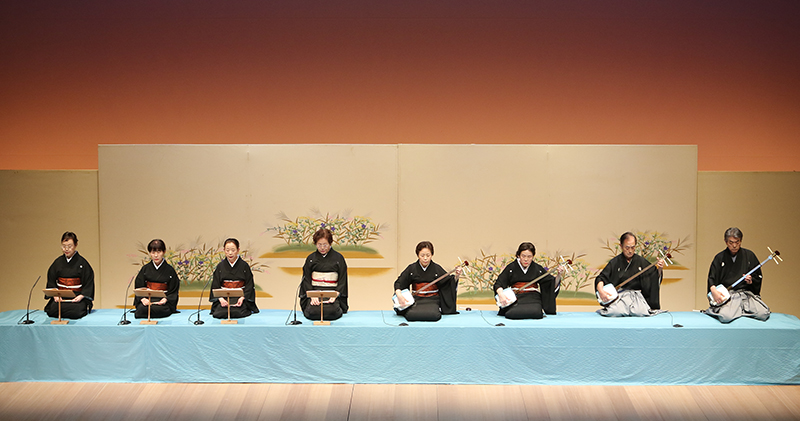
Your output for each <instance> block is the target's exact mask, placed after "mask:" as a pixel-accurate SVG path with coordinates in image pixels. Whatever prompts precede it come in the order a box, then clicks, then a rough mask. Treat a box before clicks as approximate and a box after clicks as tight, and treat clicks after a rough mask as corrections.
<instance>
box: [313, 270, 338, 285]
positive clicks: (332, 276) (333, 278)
mask: <svg viewBox="0 0 800 421" xmlns="http://www.w3.org/2000/svg"><path fill="white" fill-rule="evenodd" d="M338 281H339V274H338V273H336V272H311V286H313V287H316V288H336V286H337V285H338Z"/></svg>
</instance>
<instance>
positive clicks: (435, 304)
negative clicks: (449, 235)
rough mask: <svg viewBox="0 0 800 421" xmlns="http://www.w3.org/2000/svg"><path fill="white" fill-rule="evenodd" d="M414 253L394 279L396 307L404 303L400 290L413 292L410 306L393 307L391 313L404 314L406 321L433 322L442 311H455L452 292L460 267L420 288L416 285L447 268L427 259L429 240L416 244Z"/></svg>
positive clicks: (439, 274)
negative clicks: (409, 262)
mask: <svg viewBox="0 0 800 421" xmlns="http://www.w3.org/2000/svg"><path fill="white" fill-rule="evenodd" d="M416 253H417V258H418V260H417V261H416V262H414V263H412V264H410V265H408V267H406V269H405V270H404V271H403V272H402V273H401V274H400V276H398V277H397V280H396V281H394V292H395V296H396V297H397V301H398V304H399V306H400V307H405V306H406V305H407V304H408V302H407V301H406V299H405V297H403V294H402V290H404V289H408V290H409V291H411V292H412V293H413V292H416V295H415V297H414V305H412V306H410V307H408V308H405V309H403V310H399V309H397V308H395V312H397V314H399V315H401V316H404V317H405V318H406V320H408V321H409V322H415V321H425V322H435V321H438V320H439V319H441V318H442V314H458V311H456V294H457V290H458V277H459V276H461V267H460V266H459V267H458V268H457V269H456V271H455V274H454V275H449V276H447V277H446V278H444V279H442V280H441V281H439V282H437V283H436V284H434V285H431V286H429V287H427V288H426V289H424V290H421V291H420V288H422V287H423V286H425V285H426V284H428V283H430V282H433V281H434V280H436V279H437V278H439V277H440V276H442V275H444V274H446V273H447V271H446V270H444V269H443V268H442V267H441V266H439V265H438V264H436V263H435V262H433V261H432V260H431V258H432V257H433V243H431V242H430V241H423V242H421V243H419V244H417V248H416Z"/></svg>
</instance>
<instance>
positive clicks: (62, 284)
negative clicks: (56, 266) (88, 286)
mask: <svg viewBox="0 0 800 421" xmlns="http://www.w3.org/2000/svg"><path fill="white" fill-rule="evenodd" d="M56 286H57V287H58V289H65V290H69V291H72V292H74V293H75V294H78V293H79V292H81V288H82V287H83V285H81V278H58V281H57V282H56Z"/></svg>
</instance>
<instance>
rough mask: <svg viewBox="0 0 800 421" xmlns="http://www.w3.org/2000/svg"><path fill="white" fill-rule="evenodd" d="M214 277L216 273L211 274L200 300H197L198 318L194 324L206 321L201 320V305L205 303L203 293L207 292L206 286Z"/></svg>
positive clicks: (201, 292)
mask: <svg viewBox="0 0 800 421" xmlns="http://www.w3.org/2000/svg"><path fill="white" fill-rule="evenodd" d="M212 279H214V275H211V278H209V280H208V281H207V282H206V284H205V285H203V290H202V291H200V301H198V302H197V320H195V321H194V324H196V325H202V324H205V322H204V321H202V320H200V306H201V305H202V304H203V293H204V292H206V287H207V286H208V284H210V283H211V280H212Z"/></svg>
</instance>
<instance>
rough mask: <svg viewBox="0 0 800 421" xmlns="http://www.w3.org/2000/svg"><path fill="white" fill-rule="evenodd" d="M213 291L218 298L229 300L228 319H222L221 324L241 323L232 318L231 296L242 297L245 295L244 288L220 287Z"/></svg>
mask: <svg viewBox="0 0 800 421" xmlns="http://www.w3.org/2000/svg"><path fill="white" fill-rule="evenodd" d="M211 292H213V293H214V296H215V297H217V298H224V299H225V300H227V301H228V319H227V320H222V321H221V322H220V324H223V325H235V324H237V323H239V322H238V321H237V320H231V297H241V296H243V295H244V290H243V289H241V288H220V289H212V290H211Z"/></svg>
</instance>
